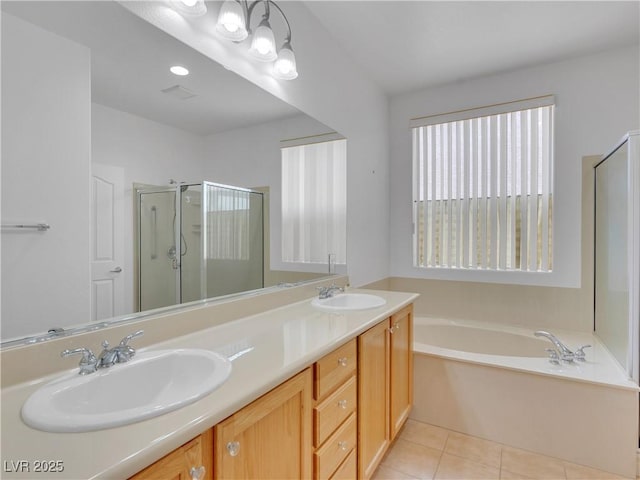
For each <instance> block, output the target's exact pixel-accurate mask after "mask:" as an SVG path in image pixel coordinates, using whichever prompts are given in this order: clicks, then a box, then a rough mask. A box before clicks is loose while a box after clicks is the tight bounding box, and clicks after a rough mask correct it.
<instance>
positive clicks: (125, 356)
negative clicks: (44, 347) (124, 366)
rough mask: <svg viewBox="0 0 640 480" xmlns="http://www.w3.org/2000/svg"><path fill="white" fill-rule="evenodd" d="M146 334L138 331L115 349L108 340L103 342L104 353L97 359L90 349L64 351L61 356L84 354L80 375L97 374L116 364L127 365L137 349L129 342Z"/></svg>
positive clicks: (80, 365) (125, 338)
mask: <svg viewBox="0 0 640 480" xmlns="http://www.w3.org/2000/svg"><path fill="white" fill-rule="evenodd" d="M142 334H144V330H138V331H137V332H135V333H132V334H130V335H127V336H126V337H124V338H123V339H122V340H121V341H120V343H119V344H118V345H116V346H115V347H113V348H109V342H107V341H106V340H105V341H103V342H102V352H100V355H99V356H98V357H96V356H95V355H94V353H93V352H92V351H91V350H89V349H88V348H84V347H82V348H76V349H75V350H63V351H62V352H60V356H62V357H68V356H69V355H74V354H77V353H81V354H82V359H81V360H80V363H79V364H78V365H79V367H80V371H79V372H78V373H80V375H87V374H89V373H93V372H95V371H96V370H97V369H98V368H109V367H112V366H113V365H114V364H116V363H125V362H128V361H129V360H131V357H133V356H134V355H135V354H136V351H135V349H134V348H133V347H132V346H131V345H129V341H131V339H132V338H135V337H139V336H141V335H142Z"/></svg>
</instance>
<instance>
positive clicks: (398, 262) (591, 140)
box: [389, 47, 640, 287]
mask: <svg viewBox="0 0 640 480" xmlns="http://www.w3.org/2000/svg"><path fill="white" fill-rule="evenodd" d="M639 71H640V68H639V51H638V48H637V47H636V48H625V49H618V50H613V51H608V52H605V53H601V54H598V55H592V56H587V57H581V58H576V59H573V60H568V61H564V62H559V63H554V64H549V65H545V66H539V67H534V68H527V69H522V70H518V71H514V72H510V73H504V74H500V75H494V76H490V77H485V78H480V79H476V80H470V81H466V82H460V83H455V84H450V85H446V86H442V87H439V88H431V89H427V90H424V91H420V92H416V93H412V94H406V95H399V96H396V97H394V98H393V99H392V100H391V106H390V111H391V114H390V116H391V122H390V123H391V130H390V131H391V138H390V142H391V143H390V150H391V158H390V164H391V168H390V180H391V217H390V218H391V222H390V228H389V231H390V235H391V239H390V242H391V257H390V259H391V270H390V272H391V276H395V277H413V278H431V279H446V280H467V281H489V282H497V283H520V284H534V285H535V284H538V285H556V286H565V287H579V286H580V261H581V257H580V253H581V252H580V218H581V210H580V208H581V178H582V177H581V159H582V157H583V156H585V155H592V154H603V153H606V152H607V151H608V150H609V149H610V148H611V147H613V146H614V145H615V143H616V142H617V141H618V140H619V139H620V138H621V137H622V136H623V135H624V133H625V132H627V131H629V130H633V129H637V128H638V127H639V126H640V110H639V105H640V89H639V88H638V87H639V85H640V77H639ZM545 94H554V95H555V96H556V117H555V121H556V123H555V171H554V172H555V188H554V212H553V215H554V225H553V226H554V231H553V237H554V252H553V254H554V255H553V259H554V260H553V261H554V272H553V273H551V274H538V273H536V274H519V273H498V274H495V275H494V274H492V273H495V272H475V271H474V272H470V271H463V272H461V271H452V270H438V271H434V270H430V271H425V270H424V269H418V268H414V267H413V266H412V236H411V231H412V230H411V224H412V218H411V215H412V198H411V188H412V184H411V137H410V129H409V119H411V118H414V117H419V116H424V115H432V114H437V113H443V112H450V111H455V110H461V109H465V108H472V107H479V106H484V105H490V104H493V103H500V102H505V101H509V100H519V99H523V98H529V97H535V96H538V95H545Z"/></svg>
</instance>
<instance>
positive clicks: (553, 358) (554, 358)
mask: <svg viewBox="0 0 640 480" xmlns="http://www.w3.org/2000/svg"><path fill="white" fill-rule="evenodd" d="M544 350H545V352H548V353H549V361H550V362H551V363H553V364H554V365H560V354H558V351H557V350H556V349H555V348H545V349H544Z"/></svg>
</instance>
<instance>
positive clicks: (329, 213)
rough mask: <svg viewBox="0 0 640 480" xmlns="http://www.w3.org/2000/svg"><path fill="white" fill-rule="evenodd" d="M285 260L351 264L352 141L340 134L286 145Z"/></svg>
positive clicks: (300, 262) (293, 262)
mask: <svg viewBox="0 0 640 480" xmlns="http://www.w3.org/2000/svg"><path fill="white" fill-rule="evenodd" d="M281 155H282V164H281V165H282V260H283V262H286V263H290V264H307V265H308V264H317V265H325V266H327V268H328V271H329V273H335V272H334V270H333V269H334V267H335V265H346V244H347V235H346V211H347V182H346V180H347V141H346V139H345V138H343V137H341V136H340V135H338V134H333V133H331V134H326V135H320V136H317V137H306V138H303V139H297V140H289V141H284V142H282V143H281Z"/></svg>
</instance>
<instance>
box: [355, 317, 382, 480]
mask: <svg viewBox="0 0 640 480" xmlns="http://www.w3.org/2000/svg"><path fill="white" fill-rule="evenodd" d="M389 325H390V324H389V320H385V321H383V322H381V323H379V324H378V325H376V326H375V327H373V328H371V329H369V330H367V331H366V332H365V333H363V334H362V335H360V336H359V337H358V478H359V479H361V480H366V479H369V478H371V476H372V475H373V473H374V471H375V469H376V467H377V466H378V464H379V463H380V461H381V460H382V456H383V455H384V453H385V452H386V450H387V448H388V446H389V336H390V334H389Z"/></svg>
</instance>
